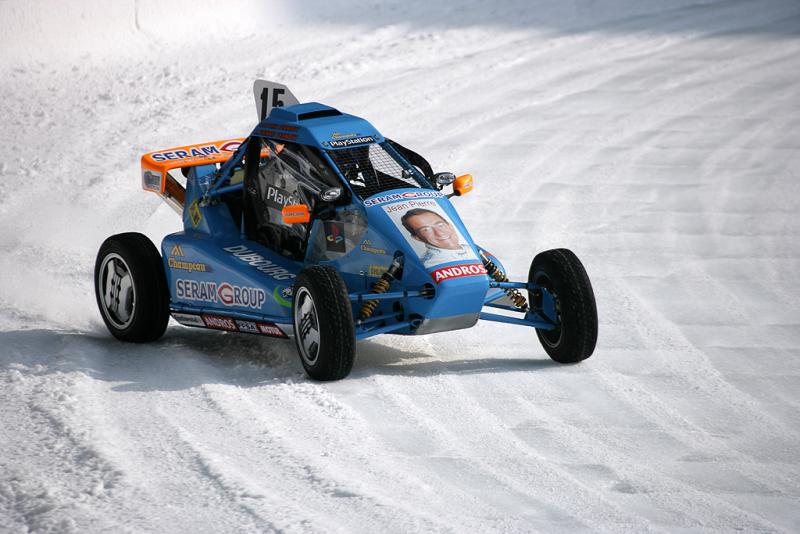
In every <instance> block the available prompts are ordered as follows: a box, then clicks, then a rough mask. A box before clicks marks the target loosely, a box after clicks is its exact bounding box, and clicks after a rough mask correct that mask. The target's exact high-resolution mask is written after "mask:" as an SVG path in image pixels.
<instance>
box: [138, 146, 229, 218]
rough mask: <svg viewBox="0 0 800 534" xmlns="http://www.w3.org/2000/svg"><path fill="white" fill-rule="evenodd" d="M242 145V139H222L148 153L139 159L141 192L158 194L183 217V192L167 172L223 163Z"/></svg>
mask: <svg viewBox="0 0 800 534" xmlns="http://www.w3.org/2000/svg"><path fill="white" fill-rule="evenodd" d="M243 141H244V138H237V139H225V140H222V141H212V142H210V143H201V144H199V145H189V146H182V147H178V148H168V149H166V150H158V151H156V152H149V153H147V154H145V155H144V156H142V188H143V189H144V190H145V191H152V192H153V193H156V194H158V196H160V197H161V198H163V199H164V201H165V202H166V203H167V204H169V205H170V207H172V208H173V209H174V210H175V211H177V212H178V213H180V214H182V213H183V202H184V198H185V194H186V188H185V187H184V186H183V185H181V183H180V182H178V181H177V180H176V179H175V178H174V177H173V176H172V175H170V174H169V171H171V170H173V169H185V168H187V167H195V166H197V165H211V164H216V163H225V162H226V161H228V160H229V159H230V158H231V156H233V154H234V152H236V150H237V149H238V148H239V145H241V144H242V142H243Z"/></svg>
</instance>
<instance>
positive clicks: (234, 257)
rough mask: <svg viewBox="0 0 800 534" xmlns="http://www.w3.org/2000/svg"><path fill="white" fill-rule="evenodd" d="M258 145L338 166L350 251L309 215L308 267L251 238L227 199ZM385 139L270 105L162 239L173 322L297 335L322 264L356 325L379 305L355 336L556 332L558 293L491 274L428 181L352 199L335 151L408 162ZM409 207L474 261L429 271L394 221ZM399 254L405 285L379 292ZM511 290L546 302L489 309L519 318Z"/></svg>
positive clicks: (191, 181)
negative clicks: (431, 214) (313, 275)
mask: <svg viewBox="0 0 800 534" xmlns="http://www.w3.org/2000/svg"><path fill="white" fill-rule="evenodd" d="M254 139H269V140H272V141H273V142H275V143H281V142H286V141H291V142H293V143H297V144H300V145H308V146H312V147H315V148H317V149H319V151H320V152H321V154H323V155H324V157H325V158H326V161H327V162H328V164H329V165H330V167H331V168H332V169H334V170H336V172H337V175H338V177H339V179H340V182H341V186H342V187H343V188H348V189H350V191H349V192H350V195H348V198H350V201H349V202H348V203H347V204H345V205H336V207H335V211H336V217H337V218H339V219H340V220H343V221H360V222H359V223H358V224H355V223H353V224H351V225H350V226H347V225H345V224H343V226H342V228H347V229H350V228H355V230H353V231H352V232H345V235H344V236H342V238H343V239H344V247H343V248H344V251H343V252H338V253H329V252H326V251H325V248H324V247H322V248H320V247H318V246H313V244H314V243H324V242H325V239H328V238H329V237H330V236H329V235H326V228H325V222H324V221H323V220H321V219H317V220H313V219H312V222H311V225H310V228H309V231H308V246H307V248H306V251H305V258H304V259H303V260H302V261H298V260H296V259H292V258H289V257H286V256H283V255H281V254H279V253H277V252H275V251H273V250H272V249H270V248H268V247H266V246H264V245H262V244H260V243H258V242H255V241H253V240H249V239H248V238H247V237H246V235H245V233H244V230H243V223H242V221H241V220H234V217H233V216H232V213H231V210H230V209H229V207H228V206H227V205H226V203H225V202H224V201H223V195H224V194H226V193H231V192H235V191H240V190H241V189H242V187H243V184H242V183H241V182H239V183H233V184H232V183H231V178H232V176H234V174H235V173H236V171H237V170H240V169H241V168H242V165H243V159H244V156H245V153H246V152H247V148H248V144H249V143H251V142H253V140H254ZM385 141H386V140H385V138H384V137H383V136H382V135H381V134H380V132H378V130H377V129H375V127H374V126H372V125H371V124H370V123H369V122H367V121H366V120H364V119H361V118H359V117H355V116H352V115H347V114H343V113H340V112H338V111H337V110H335V109H333V108H330V107H328V106H324V105H322V104H318V103H306V104H298V105H294V106H289V107H285V108H274V109H273V110H272V111H271V113H270V114H269V116H268V117H267V118H265V119H264V120H263V121H261V122H260V123H259V124H258V125H257V126H256V127H255V129H254V130H253V132H252V133H251V135H250V137H249V138H248V139H247V140H245V142H244V143H242V145H241V146H240V147H239V149H238V150H237V151H236V152H235V154H234V155H233V156H232V157H231V158H230V159H229V160H228V161H227V162H226V163H224V164H223V165H222V166H221V167H220V168H217V166H216V165H199V166H195V167H191V168H189V169H188V172H187V182H186V195H185V201H184V214H183V223H184V230H183V231H182V232H178V233H174V234H170V235H168V236H166V237H165V238H164V240H163V242H162V244H161V253H162V257H163V258H164V264H165V265H164V266H165V271H166V276H167V282H168V284H169V288H170V294H171V305H170V307H171V311H172V312H173V316H174V317H175V318H176V319H178V320H179V321H180V322H182V323H183V324H187V325H190V326H204V325H205V326H207V327H212V328H219V329H222V330H231V331H240V332H250V333H261V334H266V335H274V336H276V337H291V336H292V285H293V283H294V281H295V278H296V276H297V274H298V273H299V272H300V271H301V270H302V269H303V268H304V267H306V266H309V265H314V264H321V265H329V266H331V267H332V268H334V269H335V270H336V271H338V272H339V273H340V274H341V276H342V278H343V280H344V282H345V284H346V286H347V288H348V292H349V294H350V299H351V301H352V303H353V315H354V317H358V311H359V309H360V307H361V306H362V304H363V303H364V302H366V301H369V300H373V299H376V300H378V305H377V308H376V309H375V311H374V313H373V314H372V316H371V317H370V318H368V319H364V320H356V337H357V338H358V339H363V338H365V337H369V336H372V335H376V334H380V333H386V332H391V333H395V334H424V333H431V332H438V331H445V330H454V329H458V328H467V327H470V326H472V325H474V324H475V323H476V322H477V321H478V319H479V318H481V319H486V320H493V321H500V322H507V323H513V324H523V325H525V326H532V327H536V328H541V329H550V328H554V327H555V325H556V317H557V314H556V310H555V309H554V305H553V299H552V297H551V295H550V294H549V293H548V292H547V291H546V290H544V289H543V288H535V287H532V286H529V285H528V284H527V283H523V282H519V283H511V282H505V283H501V282H497V281H495V280H494V279H492V278H491V277H489V276H487V274H486V271H485V269H484V267H483V263H482V260H481V253H483V254H484V255H485V256H487V257H488V258H489V259H491V260H492V261H493V262H494V263H495V264H496V265H497V266H498V267H500V269H501V270H502V265H501V264H500V262H499V261H498V260H497V258H495V257H494V256H491V255H490V254H488V253H487V252H486V251H485V250H483V249H481V248H480V247H479V246H478V245H477V244H475V243H474V241H473V240H472V238H471V236H470V235H469V232H468V231H467V229H466V228H465V226H464V224H463V222H462V221H461V218H460V217H459V216H458V213H457V212H456V210H455V209H454V207H453V206H452V204H451V203H450V200H449V199H448V197H447V195H445V194H443V193H441V192H440V191H439V190H438V189H437V188H436V187H434V186H433V185H431V184H430V182H429V181H428V180H427V179H426V178H425V177H424V176H422V175H421V174H420V175H419V176H417V180H418V182H420V183H422V184H424V185H425V187H422V188H418V187H409V188H401V189H394V190H391V191H382V192H380V193H377V194H375V195H372V196H369V197H367V198H364V199H361V198H359V196H358V195H356V194H355V192H354V191H353V190H352V187H351V186H350V184H349V183H348V181H347V179H345V177H344V176H343V175H342V174H341V172H339V171H338V169H337V167H336V165H335V163H334V161H333V160H332V159H331V155H330V152H331V151H336V150H341V149H342V148H345V147H352V146H358V145H359V144H364V145H366V144H372V143H378V144H383V146H384V149H385V150H386V151H387V152H389V153H390V154H391V155H392V156H393V157H394V158H396V159H399V160H402V158H403V156H401V155H400V154H399V153H397V151H395V150H394V149H393V148H392V147H391V146H390V145H389V144H388V143H385ZM409 167H411V165H410V164H409ZM404 203H410V204H409V205H413V206H417V205H428V206H431V208H432V209H437V210H438V211H441V212H443V213H445V214H446V215H447V216H448V217H449V218H450V220H451V221H452V223H453V225H454V226H455V227H456V229H457V230H458V232H459V233H460V234H461V236H463V239H464V240H465V242H466V246H467V247H468V248H469V249H471V251H470V250H465V251H464V254H465V255H466V256H469V257H470V258H471V259H468V260H456V261H449V262H444V263H439V264H436V265H434V266H429V267H426V266H425V263H424V261H423V259H422V258H421V257H420V253H419V252H418V250H415V249H414V246H413V243H412V241H410V240H409V237H408V235H404V233H403V232H404V230H403V229H402V227H401V226H399V225H398V222H397V220H396V218H395V219H393V218H392V215H391V214H392V213H393V212H399V211H402V210H403V209H404V207H405V205H404ZM348 224H350V223H348ZM417 246H418V247H419V245H417ZM398 256H402V257H403V260H404V263H403V269H402V277H401V279H400V280H394V281H392V282H391V285H390V287H389V288H388V289H387V291H386V292H385V293H381V294H376V293H374V292H373V290H372V287H373V284H374V283H375V282H376V281H377V280H378V279H379V277H380V276H381V274H382V273H383V272H385V271H386V270H387V269H388V268H389V266H390V264H391V263H392V261H393V259H394V258H396V257H398ZM511 287H514V288H518V289H522V290H523V291H524V290H537V291H539V294H541V295H542V297H541V305H539V306H537V307H536V308H535V309H534V310H528V311H527V312H526V313H525V314H524V316H522V317H519V318H515V317H508V316H507V315H500V314H494V313H488V312H483V308H484V306H490V307H495V308H501V309H505V310H508V311H516V312H519V311H520V310H519V309H518V308H515V307H514V306H513V305H512V304H510V303H506V304H504V303H503V299H504V297H505V293H504V292H503V289H507V288H511ZM200 318H202V320H201V319H200Z"/></svg>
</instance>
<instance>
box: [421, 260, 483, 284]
mask: <svg viewBox="0 0 800 534" xmlns="http://www.w3.org/2000/svg"><path fill="white" fill-rule="evenodd" d="M480 274H483V275H485V274H486V268H485V267H484V266H483V264H481V263H469V264H465V265H455V266H453V267H442V268H440V269H435V270H433V271H431V276H432V277H433V280H434V282H436V283H437V284H438V283H440V282H442V281H444V280H450V279H452V278H462V277H464V276H477V275H480Z"/></svg>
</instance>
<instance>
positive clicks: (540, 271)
mask: <svg viewBox="0 0 800 534" xmlns="http://www.w3.org/2000/svg"><path fill="white" fill-rule="evenodd" d="M528 283H535V284H537V285H539V286H542V287H545V288H546V289H547V290H548V291H550V292H551V293H553V296H554V297H555V300H556V312H557V314H558V316H559V319H560V325H559V326H558V327H557V328H556V329H555V330H541V329H538V328H537V329H536V335H537V336H538V337H539V341H540V342H541V344H542V347H544V350H545V352H547V354H548V355H549V356H550V358H552V359H553V360H554V361H557V362H559V363H575V362H579V361H581V360H585V359H586V358H588V357H589V356H591V355H592V353H593V352H594V347H595V344H596V343H597V305H596V304H595V300H594V291H592V284H591V282H589V276H588V275H587V274H586V269H584V268H583V264H582V263H581V262H580V260H579V259H578V257H577V256H575V254H573V253H572V251H570V250H567V249H565V248H559V249H554V250H547V251H545V252H541V253H539V254H537V255H536V257H535V258H533V262H531V269H530V271H529V272H528ZM529 298H530V299H531V300H530V301H531V302H532V303H535V302H536V301H537V300H536V299H537V296H536V295H535V294H534V293H533V292H529Z"/></svg>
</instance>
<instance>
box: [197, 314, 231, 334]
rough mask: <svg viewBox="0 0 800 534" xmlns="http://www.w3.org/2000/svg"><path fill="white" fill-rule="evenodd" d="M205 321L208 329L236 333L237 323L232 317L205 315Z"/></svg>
mask: <svg viewBox="0 0 800 534" xmlns="http://www.w3.org/2000/svg"><path fill="white" fill-rule="evenodd" d="M203 321H205V323H206V326H207V327H208V328H213V329H215V330H227V331H228V332H236V323H235V322H234V320H233V319H231V318H230V317H220V316H219V315H203Z"/></svg>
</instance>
